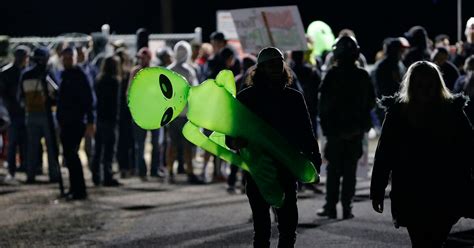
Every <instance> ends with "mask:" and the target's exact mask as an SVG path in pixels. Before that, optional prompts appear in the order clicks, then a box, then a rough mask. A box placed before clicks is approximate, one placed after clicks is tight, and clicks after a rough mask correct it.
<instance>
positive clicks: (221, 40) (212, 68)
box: [205, 32, 241, 79]
mask: <svg viewBox="0 0 474 248" xmlns="http://www.w3.org/2000/svg"><path fill="white" fill-rule="evenodd" d="M209 38H210V40H211V45H212V50H213V52H214V55H213V56H212V57H211V58H210V59H208V61H207V68H206V70H207V72H205V75H206V79H207V78H216V76H217V74H218V73H219V71H220V70H221V69H222V68H224V67H225V66H224V65H225V59H222V58H221V52H222V51H223V50H224V48H227V49H230V50H231V51H232V53H233V58H234V60H235V61H234V64H233V65H232V68H231V71H232V72H233V73H234V75H238V74H239V73H240V70H241V66H240V59H239V57H238V56H237V54H236V52H235V50H234V49H233V48H232V47H231V46H230V45H228V44H227V40H226V38H225V36H224V34H223V33H221V32H213V33H212V34H211V36H210V37H209Z"/></svg>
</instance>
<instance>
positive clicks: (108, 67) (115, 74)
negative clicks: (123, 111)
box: [92, 56, 122, 186]
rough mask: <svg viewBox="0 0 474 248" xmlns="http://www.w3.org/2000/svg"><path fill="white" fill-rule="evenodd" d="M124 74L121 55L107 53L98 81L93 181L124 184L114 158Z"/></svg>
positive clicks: (96, 88)
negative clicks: (115, 172)
mask: <svg viewBox="0 0 474 248" xmlns="http://www.w3.org/2000/svg"><path fill="white" fill-rule="evenodd" d="M121 76H122V72H121V70H120V61H119V59H118V58H117V57H116V56H109V57H106V58H105V59H104V60H103V62H102V66H101V69H100V73H99V76H98V78H97V83H96V85H95V92H96V94H97V132H96V134H95V152H94V159H93V162H92V173H93V174H92V181H93V182H94V184H95V185H99V184H101V183H102V185H104V186H119V185H120V183H119V182H118V181H117V180H116V179H114V178H113V174H112V161H113V157H114V152H115V140H116V126H117V121H118V119H117V118H118V110H119V94H120V82H121ZM101 165H102V166H101Z"/></svg>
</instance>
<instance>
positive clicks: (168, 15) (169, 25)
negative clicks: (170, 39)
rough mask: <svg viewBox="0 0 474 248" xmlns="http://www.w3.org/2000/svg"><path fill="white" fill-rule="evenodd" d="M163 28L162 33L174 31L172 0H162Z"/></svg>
mask: <svg viewBox="0 0 474 248" xmlns="http://www.w3.org/2000/svg"><path fill="white" fill-rule="evenodd" d="M161 29H162V33H168V34H169V33H173V2H172V0H161Z"/></svg>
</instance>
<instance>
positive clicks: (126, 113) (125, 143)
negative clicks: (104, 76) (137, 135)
mask: <svg viewBox="0 0 474 248" xmlns="http://www.w3.org/2000/svg"><path fill="white" fill-rule="evenodd" d="M115 55H116V56H117V57H118V58H120V66H121V70H120V71H121V72H122V76H121V79H122V80H121V83H120V111H119V122H118V125H119V138H118V144H117V162H118V164H119V168H120V177H121V178H127V177H129V176H131V174H133V170H132V167H133V164H134V158H135V153H134V151H135V149H134V144H135V142H134V137H133V123H132V115H131V114H130V109H129V108H128V104H127V103H128V101H127V89H128V83H129V77H130V70H131V68H130V66H131V59H130V57H129V55H128V53H127V51H126V50H125V49H124V48H119V49H117V51H115Z"/></svg>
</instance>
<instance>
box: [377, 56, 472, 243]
mask: <svg viewBox="0 0 474 248" xmlns="http://www.w3.org/2000/svg"><path fill="white" fill-rule="evenodd" d="M402 85H403V86H402V89H401V90H400V93H399V95H397V96H396V97H392V98H386V99H385V100H384V101H383V105H384V106H385V107H386V111H387V114H386V116H385V121H384V123H383V127H382V133H381V137H380V139H379V143H378V146H377V150H376V152H375V159H374V167H373V172H372V182H371V186H370V199H372V206H373V209H374V210H375V211H376V212H378V213H382V212H383V206H384V199H385V189H386V187H387V185H388V182H389V181H390V180H391V184H392V187H391V189H392V190H391V192H390V199H391V210H392V217H393V220H394V224H395V227H396V228H398V227H399V226H403V227H406V228H407V230H408V234H409V236H410V239H411V243H412V246H413V247H443V243H444V241H445V240H446V238H447V236H448V234H449V232H450V230H451V228H452V226H453V225H454V224H455V223H456V222H457V221H458V220H459V218H460V217H463V216H464V217H469V214H470V217H471V218H472V217H473V215H472V212H473V211H472V210H473V207H472V194H473V192H469V190H468V187H469V184H471V186H470V187H471V188H472V181H471V182H470V180H472V178H471V173H472V170H473V169H474V166H473V165H474V161H473V159H472V156H470V154H473V152H474V150H473V148H474V136H473V129H472V126H471V124H470V123H469V121H468V119H467V117H466V114H465V113H464V111H463V108H464V106H465V104H466V100H465V99H464V98H463V97H461V96H453V95H452V94H451V93H450V92H449V90H448V89H447V87H446V85H445V83H444V80H443V77H442V75H441V72H440V70H439V69H438V67H437V66H436V65H435V64H434V63H431V62H427V61H419V62H415V63H414V64H412V65H411V66H410V67H409V68H408V72H407V74H406V76H405V78H404V80H403V83H402ZM390 178H391V179H390ZM469 198H470V199H471V202H470V201H469ZM469 204H471V205H470V207H469ZM469 211H471V213H469Z"/></svg>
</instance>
